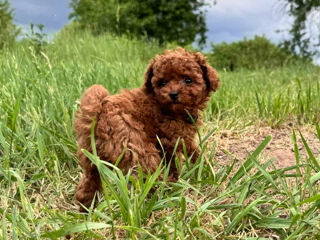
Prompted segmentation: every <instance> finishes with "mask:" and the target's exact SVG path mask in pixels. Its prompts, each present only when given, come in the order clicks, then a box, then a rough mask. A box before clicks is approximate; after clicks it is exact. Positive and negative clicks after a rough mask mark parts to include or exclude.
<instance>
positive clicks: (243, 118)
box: [0, 33, 320, 239]
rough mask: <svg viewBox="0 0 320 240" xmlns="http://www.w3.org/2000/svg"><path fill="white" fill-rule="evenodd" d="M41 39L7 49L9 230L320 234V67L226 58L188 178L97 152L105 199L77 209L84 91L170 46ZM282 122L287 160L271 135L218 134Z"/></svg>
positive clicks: (138, 77) (120, 81)
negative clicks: (108, 160)
mask: <svg viewBox="0 0 320 240" xmlns="http://www.w3.org/2000/svg"><path fill="white" fill-rule="evenodd" d="M39 50H40V49H38V48H37V47H36V46H29V45H27V44H24V45H20V46H17V47H16V48H14V49H13V50H11V51H2V52H0V66H1V71H0V85H1V90H0V195H1V199H0V216H1V218H0V219H1V224H0V225H1V230H0V236H1V238H2V239H43V238H44V239H50V238H51V239H60V238H61V239H63V238H65V236H68V235H69V237H71V238H72V239H105V238H108V239H125V238H131V239H153V238H154V239H319V238H320V214H319V213H320V211H319V206H320V186H319V179H320V166H319V162H320V155H319V151H320V149H317V146H319V143H320V129H319V125H318V121H319V117H320V68H319V67H315V66H310V65H302V66H301V65H299V66H288V67H286V68H282V69H272V70H270V69H268V70H259V71H246V70H242V71H237V72H224V71H223V70H220V71H219V75H220V78H221V83H222V84H221V87H220V89H219V90H218V91H217V92H216V93H215V94H214V95H213V96H212V98H211V101H210V103H209V104H208V108H207V110H206V112H205V113H204V120H205V121H204V122H205V124H204V127H203V128H202V129H201V130H200V132H199V133H200V135H201V137H200V138H199V139H200V140H199V142H200V143H201V144H200V146H199V148H200V149H201V153H202V154H201V156H200V158H199V159H198V161H197V163H196V164H195V165H192V164H190V163H189V162H188V161H187V162H186V164H185V165H183V166H179V169H180V179H179V181H178V182H177V183H166V182H159V181H157V175H158V174H159V172H157V173H156V174H154V175H153V176H147V178H146V180H143V178H142V176H140V177H139V178H138V179H135V178H133V177H131V176H130V175H126V176H123V175H122V173H121V172H120V171H119V170H118V169H117V168H116V167H110V168H107V167H106V166H105V165H103V164H101V162H100V160H99V159H98V158H97V157H96V156H94V155H90V158H91V159H92V161H93V162H94V163H95V164H97V165H98V166H99V170H100V173H101V176H102V177H103V179H104V180H105V181H104V191H103V193H102V194H101V195H100V196H97V197H99V198H100V204H99V206H98V208H97V209H91V210H90V211H89V214H80V213H79V212H78V210H77V206H76V204H75V203H74V199H73V197H74V193H75V189H76V186H77V182H78V180H79V177H80V174H81V169H80V167H79V166H78V165H77V159H76V156H75V152H76V141H75V132H74V128H73V122H74V113H75V111H76V109H77V107H78V103H79V102H78V101H79V98H80V96H81V94H82V92H83V91H84V89H86V88H87V87H89V86H90V85H92V84H94V83H100V84H103V85H104V86H106V87H107V88H108V90H109V91H110V92H111V93H117V92H118V91H119V90H120V89H122V88H134V87H139V86H140V85H141V84H142V82H143V74H144V71H145V69H146V66H147V64H148V61H149V60H150V59H151V58H152V57H153V56H154V55H155V54H156V53H160V52H161V51H162V50H163V49H161V48H160V47H158V46H157V45H156V44H152V43H144V42H141V41H136V40H128V39H126V38H115V37H111V36H103V37H99V38H93V37H91V36H90V35H86V34H83V35H82V36H81V37H80V36H75V35H74V34H67V33H61V34H60V35H58V36H56V38H55V40H54V41H53V43H51V44H49V45H47V46H45V47H44V48H43V49H42V51H39ZM213 65H214V64H213ZM284 126H286V128H287V129H289V130H288V131H287V132H288V134H289V136H287V137H289V139H292V140H291V141H290V142H289V143H287V144H290V146H291V147H290V148H292V149H293V153H292V154H294V162H295V163H294V165H293V166H286V167H284V168H279V167H278V166H277V165H275V164H274V161H275V159H274V158H268V157H266V156H264V155H263V152H264V151H265V150H266V149H267V148H268V146H269V145H270V144H271V143H272V141H273V139H272V137H271V136H267V135H266V136H265V137H264V138H263V139H262V140H261V141H260V142H259V143H258V144H257V145H256V146H254V149H253V150H252V151H251V150H250V151H249V150H248V151H249V152H248V153H247V154H246V155H245V156H244V157H242V158H239V157H238V156H236V155H234V154H233V153H230V152H228V151H227V150H226V149H223V148H222V147H221V146H222V145H221V144H220V143H221V138H222V137H223V138H228V136H229V135H228V134H225V133H226V132H228V133H229V132H231V133H236V134H238V133H239V134H240V133H241V132H243V131H247V129H248V128H252V129H254V130H253V132H252V133H253V134H254V132H255V131H258V130H259V129H260V128H266V127H270V129H273V130H274V131H279V132H281V131H282V130H281V129H283V128H284ZM299 129H308V131H307V132H308V134H309V135H310V136H311V138H307V136H304V133H301V132H300V131H299ZM288 134H287V135H288ZM271 135H272V134H271ZM309 135H308V137H310V136H309ZM308 139H312V140H310V141H309V140H308ZM240 142H241V141H240ZM218 152H224V153H225V154H227V155H228V158H229V159H231V161H229V162H228V163H226V162H224V161H223V159H222V160H221V159H219V158H218V157H217V153H218ZM88 154H89V153H88ZM161 170H163V171H166V169H162V168H161V166H160V167H159V171H161Z"/></svg>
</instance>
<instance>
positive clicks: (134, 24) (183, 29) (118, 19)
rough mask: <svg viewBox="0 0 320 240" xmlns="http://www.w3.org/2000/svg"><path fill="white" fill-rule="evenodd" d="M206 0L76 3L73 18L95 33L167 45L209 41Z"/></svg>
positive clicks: (74, 0)
mask: <svg viewBox="0 0 320 240" xmlns="http://www.w3.org/2000/svg"><path fill="white" fill-rule="evenodd" d="M205 5H206V4H205V1H203V0H176V1H170V0H161V1H157V0H142V1H138V0H122V1H118V0H72V2H71V4H70V6H71V8H72V9H73V13H72V14H70V18H72V19H74V20H75V21H78V22H79V23H80V26H81V27H82V28H89V29H91V30H92V31H93V32H94V33H95V34H101V33H105V32H113V33H116V34H118V35H121V34H128V35H132V36H136V37H137V36H138V37H141V36H146V37H147V38H155V39H158V40H159V42H160V43H163V42H177V43H178V44H181V45H186V44H190V43H192V42H193V41H194V40H195V38H196V37H197V36H199V38H198V43H199V44H200V45H201V44H204V43H205V41H206V36H205V32H206V31H207V29H206V24H205V16H204V11H203V10H202V7H203V6H205Z"/></svg>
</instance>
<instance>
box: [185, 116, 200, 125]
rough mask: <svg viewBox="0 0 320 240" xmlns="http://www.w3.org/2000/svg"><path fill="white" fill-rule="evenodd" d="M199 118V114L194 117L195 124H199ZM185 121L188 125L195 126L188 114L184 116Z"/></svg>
mask: <svg viewBox="0 0 320 240" xmlns="http://www.w3.org/2000/svg"><path fill="white" fill-rule="evenodd" d="M198 117H199V116H198V114H195V115H194V116H192V118H193V120H194V122H195V123H196V122H197V120H198ZM184 121H185V122H186V123H189V124H193V122H192V119H191V118H190V116H189V115H188V114H186V115H185V116H184Z"/></svg>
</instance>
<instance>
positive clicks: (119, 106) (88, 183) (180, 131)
mask: <svg viewBox="0 0 320 240" xmlns="http://www.w3.org/2000/svg"><path fill="white" fill-rule="evenodd" d="M218 86H219V79H218V75H217V73H216V71H215V70H214V69H213V68H212V67H211V66H210V65H209V64H208V62H207V61H206V58H205V57H204V56H203V55H202V54H201V53H200V52H196V53H194V52H189V51H187V50H185V49H183V48H177V49H176V50H167V51H165V52H164V53H163V54H161V55H156V56H155V57H154V58H153V59H152V60H151V63H150V65H149V66H148V68H147V71H146V73H145V81H144V84H143V86H142V87H141V88H136V89H133V90H123V91H122V92H121V93H120V94H116V95H109V93H108V91H107V90H106V89H105V88H104V87H103V86H101V85H93V86H92V87H90V88H89V89H87V90H86V91H85V93H84V95H83V96H82V99H81V103H80V109H79V110H78V111H77V113H76V121H75V129H76V134H77V142H78V152H77V154H78V159H79V163H80V165H81V167H82V168H83V171H84V172H83V175H82V178H81V180H80V182H79V185H78V188H77V192H76V196H75V198H76V200H77V201H78V202H79V203H81V204H83V205H84V206H85V207H89V206H90V204H91V202H92V200H93V197H94V194H95V192H96V191H98V190H99V189H100V188H101V182H100V177H99V173H98V171H97V168H96V167H95V166H94V165H93V164H91V161H90V159H88V158H87V157H86V156H85V155H84V153H83V152H82V151H81V149H86V150H88V151H91V144H90V132H91V123H92V119H93V118H96V125H95V142H96V149H97V154H98V156H99V157H100V159H101V160H104V161H107V162H110V163H113V164H114V163H115V162H116V160H117V158H118V157H119V155H120V154H121V153H122V152H123V150H124V149H125V153H124V155H123V157H122V159H121V160H120V162H119V164H118V167H119V168H120V169H121V170H122V171H123V172H124V173H126V172H127V171H128V170H129V169H130V168H134V167H136V166H137V165H138V164H140V166H141V167H142V170H143V171H144V172H148V171H150V172H151V173H153V172H154V171H155V170H156V169H157V167H158V166H159V164H160V162H161V160H162V159H163V158H165V159H166V160H167V161H169V160H170V159H171V157H172V154H173V151H174V146H175V144H176V142H177V140H178V138H180V142H179V144H178V147H177V149H176V154H179V153H182V151H183V149H182V142H184V143H185V146H186V150H187V153H188V155H189V156H191V155H192V160H193V161H195V160H196V159H197V157H198V154H199V153H198V149H197V145H196V144H195V142H194V137H195V134H196V129H195V126H194V125H193V122H194V123H195V124H196V126H197V127H199V126H200V125H201V120H200V119H199V118H198V116H199V115H200V114H201V111H202V110H203V109H204V108H205V106H206V102H207V101H208V100H209V99H210V93H211V92H213V91H215V90H216V89H217V88H218ZM188 113H189V114H190V115H191V116H192V118H193V121H192V119H191V118H190V117H189V114H188ZM157 137H158V138H159V139H160V142H161V144H162V146H163V148H164V153H163V151H162V149H161V146H160V144H159V142H158V140H157ZM170 166H171V168H170V180H172V181H174V180H175V178H176V175H177V173H176V169H175V164H174V162H173V163H172V164H171V165H170Z"/></svg>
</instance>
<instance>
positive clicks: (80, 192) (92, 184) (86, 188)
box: [75, 166, 101, 212]
mask: <svg viewBox="0 0 320 240" xmlns="http://www.w3.org/2000/svg"><path fill="white" fill-rule="evenodd" d="M100 188H101V181H100V176H99V173H98V170H97V168H96V167H95V166H93V167H92V169H91V171H90V172H87V171H85V172H84V173H83V175H82V176H81V179H80V181H79V184H78V187H77V192H76V195H75V199H76V201H77V202H78V203H80V212H86V209H85V208H84V207H86V208H88V209H89V208H90V206H91V204H92V200H93V198H94V195H95V194H96V193H98V191H99V190H100ZM96 204H97V199H95V203H94V205H96ZM82 205H83V206H84V207H83V206H82Z"/></svg>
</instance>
